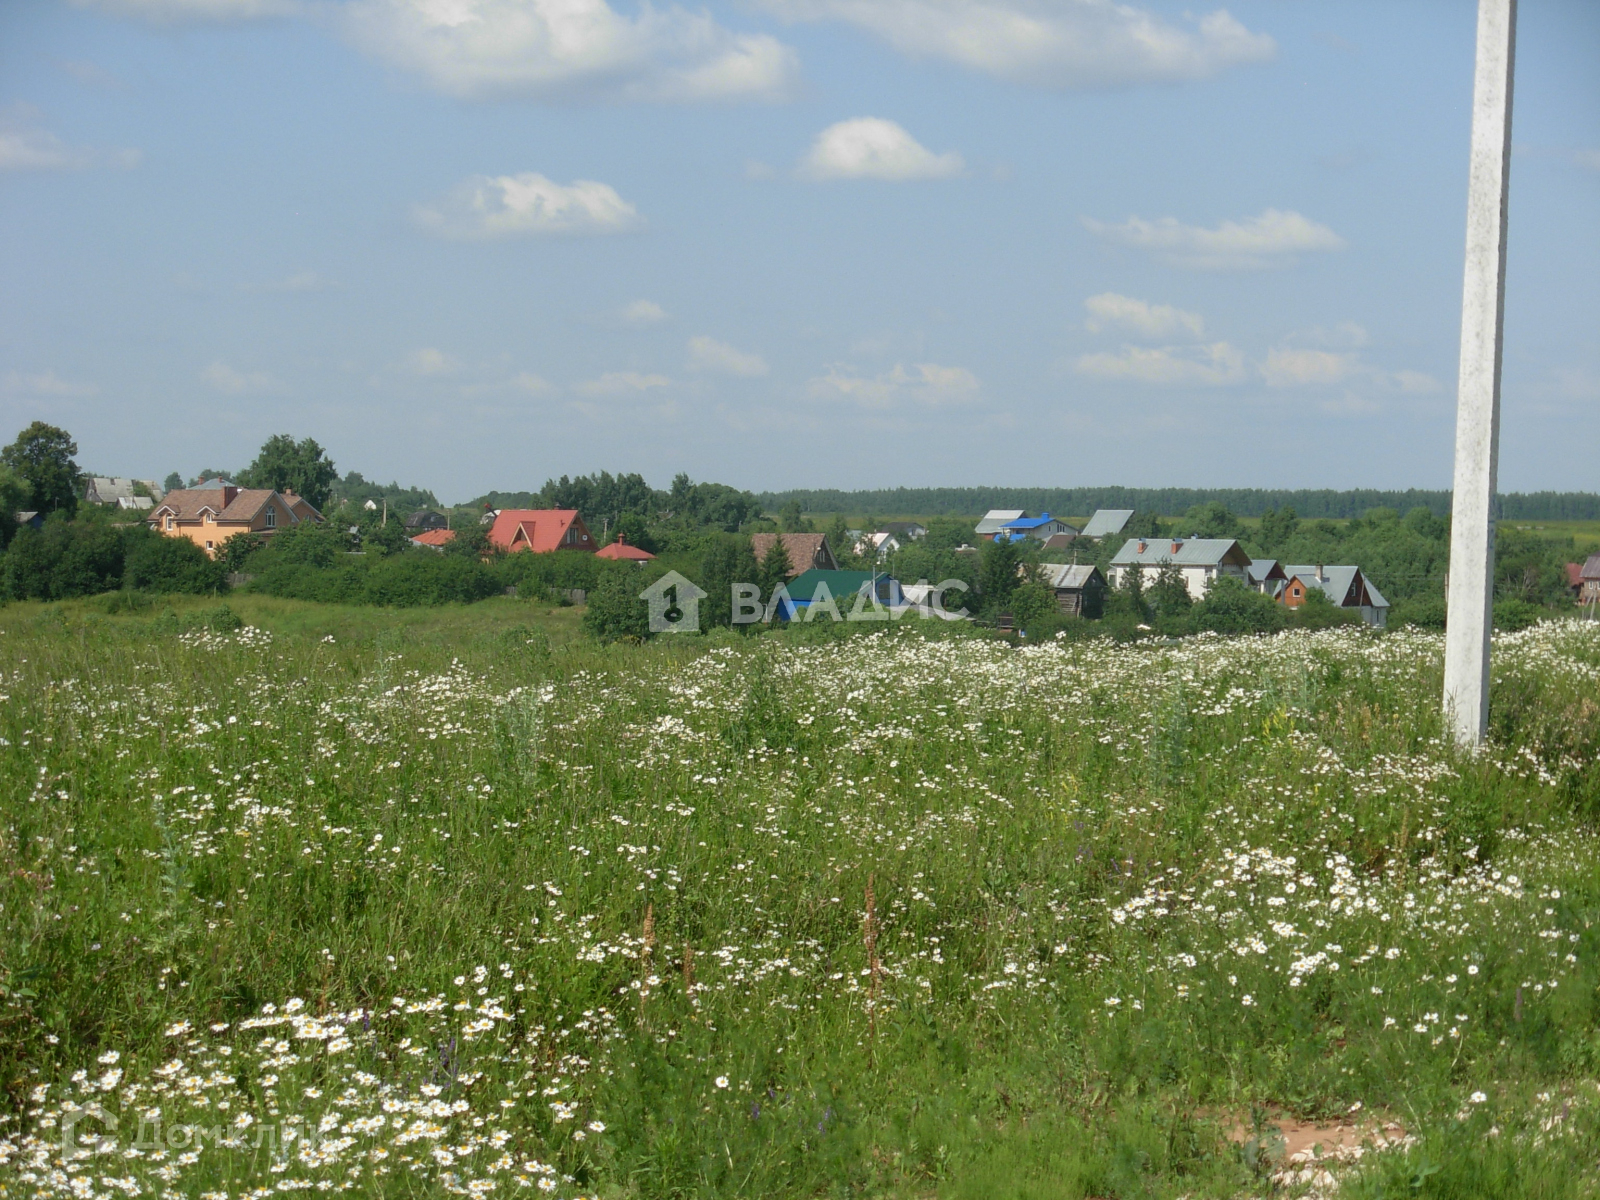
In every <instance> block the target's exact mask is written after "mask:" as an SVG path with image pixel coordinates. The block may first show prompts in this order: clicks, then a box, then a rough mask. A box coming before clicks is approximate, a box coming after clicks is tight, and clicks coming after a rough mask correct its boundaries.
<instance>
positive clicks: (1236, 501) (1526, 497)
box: [757, 487, 1600, 521]
mask: <svg viewBox="0 0 1600 1200" xmlns="http://www.w3.org/2000/svg"><path fill="white" fill-rule="evenodd" d="M757 499H759V500H760V501H761V505H762V508H763V509H765V510H766V511H767V512H776V511H778V510H779V509H780V508H782V507H783V506H784V505H785V504H789V503H791V502H794V501H798V502H799V504H800V507H801V508H802V509H803V510H804V511H806V512H816V513H834V512H837V513H849V514H851V515H857V514H859V515H861V516H869V517H873V516H898V515H906V516H910V515H916V516H950V517H974V516H982V515H983V514H984V513H986V512H988V511H989V510H990V509H991V508H1021V509H1026V510H1027V511H1029V512H1034V513H1046V512H1047V513H1054V514H1056V515H1058V516H1080V517H1081V516H1087V515H1088V514H1090V513H1092V512H1094V510H1095V509H1097V508H1133V509H1138V510H1139V511H1141V512H1157V513H1163V514H1167V515H1174V514H1179V513H1186V512H1188V511H1189V509H1191V508H1193V507H1194V506H1195V505H1197V504H1209V503H1212V502H1216V503H1220V504H1222V505H1224V506H1225V507H1226V508H1227V509H1228V510H1229V511H1230V512H1233V513H1235V514H1236V515H1238V516H1241V517H1259V516H1260V515H1261V514H1262V513H1264V512H1266V511H1267V510H1268V509H1281V508H1282V507H1283V506H1284V505H1288V506H1290V507H1291V508H1293V509H1294V511H1295V513H1296V514H1297V515H1299V516H1301V517H1308V518H1313V519H1314V518H1318V517H1333V518H1348V517H1359V516H1363V515H1364V514H1365V513H1367V512H1368V511H1370V510H1371V509H1374V508H1392V509H1396V510H1398V511H1399V512H1401V513H1407V512H1410V511H1411V510H1412V509H1414V508H1426V509H1429V510H1430V511H1432V512H1433V514H1434V515H1435V516H1439V517H1446V516H1449V515H1450V493H1449V492H1446V491H1424V490H1421V489H1418V488H1408V489H1407V490H1405V491H1379V490H1377V489H1370V488H1356V489H1354V490H1352V491H1348V492H1339V491H1334V490H1333V489H1331V488H1326V489H1289V488H1283V489H1277V488H1128V487H1098V488H1090V487H1084V488H1004V487H974V488H879V489H873V490H868V491H859V492H844V491H839V490H837V489H828V488H823V489H804V488H802V489H798V490H796V491H789V492H762V493H760V494H759V495H758V496H757ZM1495 516H1496V517H1498V518H1500V519H1501V520H1506V521H1596V520H1600V495H1597V494H1596V493H1594V492H1510V493H1506V494H1502V495H1500V496H1497V497H1496V498H1495Z"/></svg>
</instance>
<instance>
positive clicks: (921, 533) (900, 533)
mask: <svg viewBox="0 0 1600 1200" xmlns="http://www.w3.org/2000/svg"><path fill="white" fill-rule="evenodd" d="M878 532H879V533H892V534H894V535H895V537H897V538H899V539H900V544H901V545H905V543H906V542H909V541H915V540H916V539H917V538H919V537H926V536H927V534H928V527H927V526H926V525H924V524H923V523H922V522H920V521H884V522H882V523H881V524H879V526H878Z"/></svg>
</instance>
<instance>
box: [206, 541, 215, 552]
mask: <svg viewBox="0 0 1600 1200" xmlns="http://www.w3.org/2000/svg"><path fill="white" fill-rule="evenodd" d="M206 549H207V550H208V551H209V550H213V549H215V547H214V546H212V544H211V543H210V542H207V543H206Z"/></svg>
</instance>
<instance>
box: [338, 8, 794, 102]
mask: <svg viewBox="0 0 1600 1200" xmlns="http://www.w3.org/2000/svg"><path fill="white" fill-rule="evenodd" d="M340 21H341V24H342V26H343V28H344V30H345V31H346V33H347V34H348V35H349V37H350V38H351V40H352V41H354V42H355V43H356V44H357V45H358V46H360V47H361V48H362V49H364V50H366V51H367V52H368V53H370V54H373V55H375V56H377V57H379V58H382V59H385V60H386V61H388V62H391V63H393V64H395V65H396V66H398V67H402V68H404V69H406V70H410V71H415V72H417V73H418V74H420V75H421V76H422V77H423V78H424V79H426V80H427V81H428V82H429V83H430V84H431V85H432V86H433V87H434V88H436V89H438V90H439V91H441V92H446V93H448V94H450V95H452V96H465V97H481V96H503V95H534V96H541V95H570V94H574V93H576V94H580V95H581V94H590V95H593V96H596V97H611V98H620V99H627V100H665V101H694V100H751V99H754V100H775V99H780V98H782V97H784V96H786V95H788V94H790V93H791V92H792V91H793V90H794V87H795V84H796V81H797V80H798V77H799V64H798V60H797V58H796V57H795V54H794V51H793V50H791V49H790V48H789V47H787V46H785V45H783V44H782V43H781V42H779V41H778V40H777V39H775V38H773V37H771V36H770V35H768V34H749V33H735V32H733V31H731V30H728V29H724V28H723V27H722V26H721V25H718V24H717V23H716V22H715V21H714V20H712V18H711V17H710V16H709V15H707V14H706V13H705V12H698V13H696V12H689V11H686V10H685V9H682V8H679V7H677V6H676V5H673V6H671V7H666V8H656V7H654V6H652V5H649V4H643V5H640V7H639V12H638V15H637V16H628V15H625V14H622V13H619V12H617V11H616V10H615V9H613V8H612V7H611V6H610V5H609V4H608V3H606V0H353V2H352V3H350V4H348V5H347V6H346V7H345V8H344V9H343V10H342V12H341V14H340Z"/></svg>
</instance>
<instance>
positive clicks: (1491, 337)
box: [1444, 0, 1517, 747]
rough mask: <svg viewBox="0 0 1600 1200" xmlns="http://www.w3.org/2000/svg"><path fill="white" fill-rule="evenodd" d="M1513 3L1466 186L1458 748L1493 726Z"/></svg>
mask: <svg viewBox="0 0 1600 1200" xmlns="http://www.w3.org/2000/svg"><path fill="white" fill-rule="evenodd" d="M1516 32H1517V0H1479V3H1478V64H1477V70H1476V73H1475V76H1474V79H1473V87H1472V165H1471V173H1470V176H1469V180H1468V184H1467V270H1466V281H1465V284H1464V286H1463V288H1462V296H1461V376H1460V384H1459V387H1460V390H1459V392H1458V394H1457V397H1456V474H1455V495H1454V498H1453V501H1452V509H1451V513H1452V515H1451V528H1450V594H1449V597H1448V604H1449V622H1448V624H1447V626H1446V630H1445V642H1444V712H1445V721H1446V723H1447V724H1448V725H1449V726H1450V728H1451V730H1452V732H1453V733H1454V734H1455V739H1456V742H1457V743H1458V744H1460V745H1462V746H1468V747H1471V746H1476V745H1478V743H1480V742H1481V741H1482V740H1483V735H1484V733H1485V731H1486V730H1487V728H1488V722H1489V632H1490V629H1491V627H1492V622H1493V611H1492V610H1493V603H1494V510H1493V505H1494V493H1495V471H1496V467H1497V465H1498V461H1497V460H1498V457H1499V452H1500V345H1501V326H1502V322H1503V321H1504V317H1505V298H1506V188H1507V186H1508V184H1509V183H1510V173H1511V73H1512V61H1513V59H1514V58H1515V56H1516V40H1517V38H1516Z"/></svg>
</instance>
